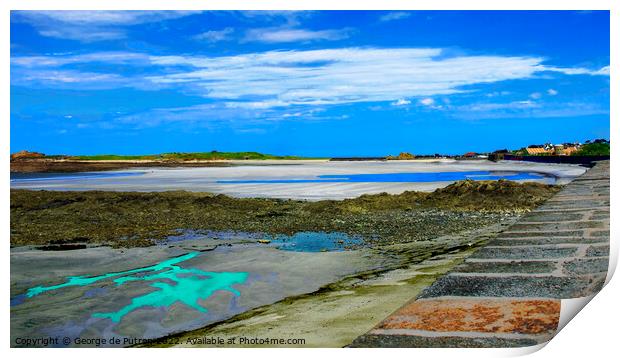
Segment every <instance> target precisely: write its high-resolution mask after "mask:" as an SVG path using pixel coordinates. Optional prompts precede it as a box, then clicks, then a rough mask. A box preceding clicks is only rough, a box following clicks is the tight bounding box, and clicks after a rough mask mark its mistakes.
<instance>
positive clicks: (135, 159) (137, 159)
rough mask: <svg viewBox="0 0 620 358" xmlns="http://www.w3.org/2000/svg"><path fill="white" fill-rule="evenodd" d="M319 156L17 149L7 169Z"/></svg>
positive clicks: (181, 164) (54, 169) (22, 170)
mask: <svg viewBox="0 0 620 358" xmlns="http://www.w3.org/2000/svg"><path fill="white" fill-rule="evenodd" d="M304 159H306V160H307V159H321V158H309V157H300V156H292V155H272V154H263V153H258V152H218V151H211V152H192V153H180V152H175V153H163V154H147V155H117V154H100V155H47V154H43V153H36V152H28V151H21V152H18V153H14V154H13V155H11V172H19V173H53V172H56V173H66V172H86V171H102V170H118V169H128V168H135V167H211V166H228V165H230V163H229V161H233V160H234V161H243V160H304Z"/></svg>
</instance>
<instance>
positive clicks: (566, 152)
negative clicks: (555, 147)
mask: <svg viewBox="0 0 620 358" xmlns="http://www.w3.org/2000/svg"><path fill="white" fill-rule="evenodd" d="M577 150H578V148H577V146H571V147H566V146H565V147H564V149H562V151H560V152H556V154H558V155H572V154H573V153H575V152H576V151H577Z"/></svg>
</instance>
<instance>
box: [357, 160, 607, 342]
mask: <svg viewBox="0 0 620 358" xmlns="http://www.w3.org/2000/svg"><path fill="white" fill-rule="evenodd" d="M608 265H609V161H605V162H599V163H598V164H597V165H596V166H595V167H594V168H592V169H590V170H589V171H588V172H586V173H585V174H584V175H582V176H581V177H579V178H577V179H575V180H574V181H572V182H571V183H570V184H568V185H567V186H566V187H565V188H564V189H563V190H562V191H560V192H559V193H558V194H556V195H555V196H554V197H553V198H551V199H550V200H549V201H547V202H546V203H545V204H544V205H542V206H540V207H539V208H537V209H536V210H533V211H532V212H530V213H528V214H527V215H524V216H523V217H522V218H521V220H519V221H518V222H517V223H515V224H513V225H512V226H510V227H509V228H508V229H507V230H505V231H504V232H502V233H501V234H500V235H498V237H497V238H496V239H494V240H492V241H491V242H489V243H488V244H487V246H485V247H483V248H481V249H479V250H478V251H476V252H475V253H474V254H472V255H471V256H470V257H468V258H467V259H466V260H465V261H464V262H463V263H462V264H461V265H459V266H457V267H456V268H454V269H453V270H451V271H450V272H449V273H448V274H447V275H445V276H443V277H442V278H440V279H439V280H437V281H435V283H433V285H431V286H430V287H428V288H427V289H426V290H424V291H423V292H422V293H421V294H420V295H419V296H418V297H417V299H416V300H413V301H411V302H409V303H408V304H406V305H405V306H403V307H401V308H400V309H399V310H397V311H396V312H395V313H393V314H392V315H390V316H389V317H388V318H386V319H385V320H384V321H382V322H381V323H379V324H378V325H377V326H376V327H374V328H373V329H372V330H370V332H368V333H367V334H365V335H362V336H360V337H358V338H357V339H356V340H355V341H354V342H353V343H352V344H351V346H352V347H518V346H529V345H536V344H539V343H543V342H546V341H548V340H550V339H551V338H552V337H553V335H554V334H555V332H556V329H557V325H558V322H559V317H560V299H563V298H577V297H583V296H588V295H592V294H594V293H596V292H598V291H599V290H600V289H601V288H602V287H603V284H604V282H605V278H606V275H607V267H608Z"/></svg>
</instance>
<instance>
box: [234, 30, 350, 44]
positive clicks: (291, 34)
mask: <svg viewBox="0 0 620 358" xmlns="http://www.w3.org/2000/svg"><path fill="white" fill-rule="evenodd" d="M350 32H351V29H348V28H345V29H337V30H316V31H315V30H307V29H292V28H291V29H289V28H260V29H252V30H248V31H247V32H246V35H245V38H244V41H247V42H254V41H257V42H267V43H278V42H308V41H324V40H327V41H334V40H342V39H345V38H347V37H349V34H350Z"/></svg>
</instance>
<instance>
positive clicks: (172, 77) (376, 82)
mask: <svg viewBox="0 0 620 358" xmlns="http://www.w3.org/2000/svg"><path fill="white" fill-rule="evenodd" d="M441 55H442V50H441V49H438V48H391V49H381V48H336V49H323V50H307V51H294V50H291V51H267V52H258V53H248V54H241V55H235V56H220V57H217V56H216V57H204V56H151V55H148V54H143V53H125V52H118V53H115V52H112V53H110V52H107V53H106V52H104V53H90V54H81V55H59V56H35V57H13V58H12V59H11V79H12V83H14V84H19V85H22V86H28V85H32V86H41V85H44V86H50V87H53V86H56V85H58V83H61V82H62V83H63V84H64V85H65V86H69V85H71V86H73V87H74V88H76V89H83V88H89V86H90V87H92V86H94V85H95V84H94V83H93V79H97V82H96V85H98V86H104V85H105V86H108V87H114V86H116V87H123V86H134V87H136V86H138V87H140V88H160V87H161V88H178V89H182V90H184V91H185V92H190V93H193V94H197V95H200V96H203V97H205V98H209V99H213V100H220V101H223V102H225V103H226V106H228V108H233V107H236V108H246V109H248V110H249V109H257V108H262V109H265V108H274V107H287V106H295V105H307V106H322V105H330V104H341V103H356V102H389V103H391V102H395V101H396V102H398V100H399V99H405V98H409V99H411V98H416V99H423V98H426V97H433V96H438V95H448V94H453V93H459V92H463V91H464V90H463V89H462V88H463V86H468V85H480V84H487V83H496V82H501V81H506V80H515V79H528V78H533V77H534V76H535V75H536V74H537V73H540V72H549V71H552V72H560V73H565V74H566V73H578V74H585V75H601V73H600V71H599V70H595V71H593V70H589V69H584V68H559V67H553V66H547V65H544V64H543V59H542V58H539V57H526V56H522V57H518V56H513V57H507V56H491V55H489V56H466V55H461V56H455V57H443V56H441ZM95 63H105V64H123V65H126V66H135V67H136V68H138V69H139V70H138V71H124V72H123V73H122V74H121V73H118V74H117V73H109V74H105V73H102V74H96V73H91V74H90V75H88V76H84V75H83V74H80V73H78V72H75V71H74V72H68V73H67V72H66V71H71V70H67V69H65V68H64V67H69V66H72V65H76V64H80V67H84V68H88V67H85V66H84V64H86V65H88V64H95ZM108 67H111V66H108ZM112 67H113V66H112ZM50 71H54V72H53V73H50ZM127 73H135V74H134V75H131V76H128V75H127ZM141 73H149V74H148V75H143V74H141ZM98 76H101V77H98ZM106 76H108V77H106Z"/></svg>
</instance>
